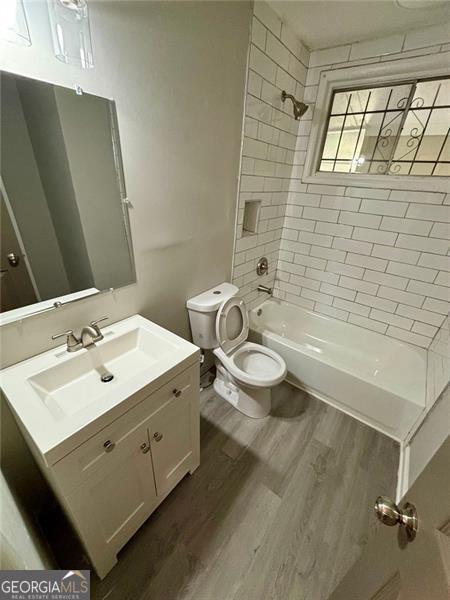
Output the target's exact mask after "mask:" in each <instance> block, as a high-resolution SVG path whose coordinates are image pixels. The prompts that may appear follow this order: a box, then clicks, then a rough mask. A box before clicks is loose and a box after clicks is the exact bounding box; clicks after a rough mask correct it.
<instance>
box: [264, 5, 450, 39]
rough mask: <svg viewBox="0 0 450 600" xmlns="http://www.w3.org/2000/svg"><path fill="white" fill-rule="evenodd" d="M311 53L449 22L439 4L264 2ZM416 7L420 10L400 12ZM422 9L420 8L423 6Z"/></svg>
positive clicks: (449, 13)
mask: <svg viewBox="0 0 450 600" xmlns="http://www.w3.org/2000/svg"><path fill="white" fill-rule="evenodd" d="M268 3H269V4H270V5H271V6H272V8H273V9H274V10H275V11H276V12H277V13H278V15H279V16H280V17H281V18H282V20H283V21H284V22H285V23H286V24H287V25H288V26H289V28H290V29H292V30H293V31H294V32H295V33H296V34H297V35H298V36H299V37H300V39H301V40H302V41H303V42H304V44H305V45H306V46H307V47H308V48H309V49H311V50H317V49H319V48H329V47H331V46H339V45H341V44H348V43H352V42H358V41H361V40H366V39H370V38H375V37H384V36H387V35H390V34H392V33H397V32H399V31H402V32H403V31H407V30H410V29H414V28H421V27H424V26H428V25H435V24H437V23H442V22H443V21H448V22H449V21H450V1H448V0H447V1H446V0H444V1H442V0H427V1H426V2H423V1H422V0H399V1H398V3H397V2H396V0H268ZM401 3H404V4H406V5H410V4H414V3H416V6H420V8H403V7H402V6H400V4H401ZM424 4H425V5H426V7H425V8H423V5H424Z"/></svg>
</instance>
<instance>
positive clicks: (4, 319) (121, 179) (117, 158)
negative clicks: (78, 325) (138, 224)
mask: <svg viewBox="0 0 450 600" xmlns="http://www.w3.org/2000/svg"><path fill="white" fill-rule="evenodd" d="M2 73H7V74H8V75H14V76H16V77H21V78H24V79H30V80H33V81H38V82H40V83H47V84H49V85H53V86H58V87H63V88H65V89H68V90H73V93H74V94H78V95H80V96H81V95H83V94H90V92H87V91H85V90H84V89H83V88H82V87H81V86H80V85H78V84H76V85H74V87H73V88H71V87H69V86H65V85H61V84H59V83H53V82H50V81H47V80H44V79H36V78H35V77H28V76H27V75H23V74H21V73H14V72H13V71H8V70H6V69H0V75H1V74H2ZM92 95H93V96H97V97H98V98H103V99H104V100H107V101H108V103H109V116H110V125H111V142H112V147H113V155H114V166H115V171H116V177H117V183H118V186H119V194H120V202H121V208H122V215H123V220H124V226H125V236H126V239H127V247H128V252H129V253H130V259H131V265H132V273H131V276H132V278H133V280H134V281H132V282H130V283H127V284H125V285H124V286H122V287H128V286H129V285H135V284H136V283H137V277H136V261H135V259H134V252H133V241H132V235H131V224H130V214H129V211H130V208H132V204H131V202H130V200H129V199H128V196H127V191H126V185H125V174H124V169H123V160H122V149H121V145H120V135H119V124H118V119H117V107H116V102H115V100H114V99H113V98H106V97H104V96H100V95H98V94H92ZM1 187H2V188H3V184H2V185H1ZM118 289H121V288H112V287H111V288H107V289H104V290H98V291H97V292H94V293H86V294H83V292H85V291H87V290H79V291H76V292H70V293H69V294H65V295H62V296H60V297H59V298H58V297H55V298H51V299H49V300H41V301H39V302H35V303H34V304H28V305H27V306H22V307H18V308H17V309H12V310H9V311H5V312H3V313H0V327H4V326H6V325H11V324H14V323H20V322H21V321H23V320H24V319H27V318H29V317H33V316H35V315H39V314H42V313H46V312H50V311H52V310H56V309H59V308H62V307H64V306H66V305H68V304H73V303H75V302H80V301H81V300H85V299H86V298H93V297H95V296H99V295H101V294H107V293H112V292H114V291H116V290H118ZM74 295H79V297H76V298H70V299H68V300H65V298H67V297H69V296H74ZM49 302H52V304H50V305H48V303H49ZM39 305H41V308H39ZM42 305H46V306H42ZM32 307H34V308H35V309H34V310H29V311H26V312H24V314H22V315H17V316H14V315H11V316H10V318H8V314H11V313H13V312H15V311H16V310H17V311H19V310H21V309H23V310H25V309H27V308H30V309H31V308H32Z"/></svg>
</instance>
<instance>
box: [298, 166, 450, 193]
mask: <svg viewBox="0 0 450 600" xmlns="http://www.w3.org/2000/svg"><path fill="white" fill-rule="evenodd" d="M302 181H303V182H304V183H313V184H319V185H342V186H345V187H362V188H380V189H389V190H410V191H427V192H443V193H444V194H445V193H448V192H449V191H450V178H449V177H418V176H417V177H408V176H406V175H366V174H364V173H336V172H335V173H325V172H323V171H316V172H315V173H313V174H311V175H308V174H306V175H304V176H303V177H302Z"/></svg>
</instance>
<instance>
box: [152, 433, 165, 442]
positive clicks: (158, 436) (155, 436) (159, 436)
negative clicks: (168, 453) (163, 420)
mask: <svg viewBox="0 0 450 600" xmlns="http://www.w3.org/2000/svg"><path fill="white" fill-rule="evenodd" d="M153 439H154V440H155V442H160V441H161V440H162V439H163V434H162V433H159V431H156V432H155V433H154V434H153Z"/></svg>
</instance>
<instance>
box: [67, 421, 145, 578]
mask: <svg viewBox="0 0 450 600" xmlns="http://www.w3.org/2000/svg"><path fill="white" fill-rule="evenodd" d="M97 437H98V436H95V438H94V439H96V438H97ZM113 439H114V438H111V440H113ZM111 440H110V439H108V440H107V441H106V442H105V443H103V444H102V446H103V447H104V448H105V450H106V453H107V454H106V456H107V457H108V460H105V461H102V463H101V464H99V465H98V466H97V468H95V469H93V471H92V473H91V474H90V475H89V476H88V477H87V478H86V480H85V482H84V483H83V484H82V485H81V486H80V487H78V488H77V489H76V490H75V491H74V492H72V493H71V495H70V497H69V498H68V501H69V504H70V507H71V511H72V513H73V514H74V517H75V521H76V523H75V524H76V526H78V528H79V530H80V533H81V537H82V539H84V540H85V541H86V546H87V547H88V548H89V549H90V550H91V552H89V554H90V557H91V559H92V562H93V563H94V565H95V566H96V569H97V571H98V572H99V574H100V573H101V572H102V569H101V568H99V567H98V564H99V558H98V556H100V557H108V556H110V557H112V562H113V563H114V562H115V554H116V553H117V551H118V550H119V549H120V548H121V547H122V546H123V545H124V544H125V542H127V541H128V540H129V538H130V537H131V536H132V535H133V534H134V533H135V532H136V531H137V529H138V528H139V527H140V526H141V525H142V523H144V521H145V520H146V519H147V517H148V516H149V515H150V514H151V512H152V511H153V510H154V508H155V506H156V504H157V498H156V489H155V482H154V478H153V467H152V458H151V452H150V444H149V439H148V419H146V420H144V421H143V422H142V423H141V424H140V425H138V426H137V427H135V428H133V429H131V430H129V431H127V432H126V433H124V434H122V435H120V436H118V437H117V438H115V439H114V441H111ZM109 457H110V460H109ZM109 568H110V567H109ZM105 570H106V571H107V570H108V569H105Z"/></svg>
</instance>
